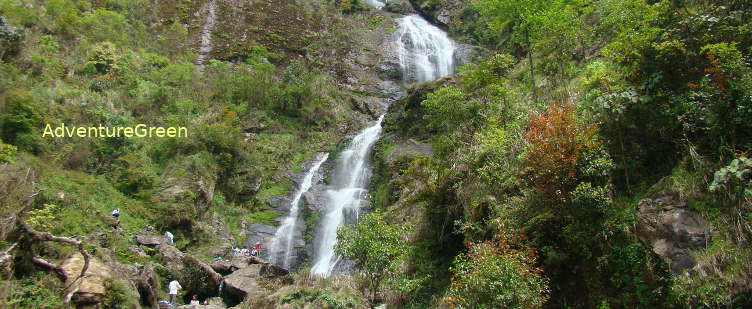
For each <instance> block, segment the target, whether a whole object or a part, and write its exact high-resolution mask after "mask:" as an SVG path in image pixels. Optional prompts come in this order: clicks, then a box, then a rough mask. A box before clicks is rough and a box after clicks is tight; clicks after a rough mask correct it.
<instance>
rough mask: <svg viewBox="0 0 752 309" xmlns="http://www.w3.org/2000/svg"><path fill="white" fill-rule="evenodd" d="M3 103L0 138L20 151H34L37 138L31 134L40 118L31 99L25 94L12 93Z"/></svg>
mask: <svg viewBox="0 0 752 309" xmlns="http://www.w3.org/2000/svg"><path fill="white" fill-rule="evenodd" d="M4 101H5V105H4V106H2V105H0V106H2V109H1V110H2V116H0V138H1V139H2V140H4V141H5V142H7V143H9V144H13V145H15V146H17V147H18V148H20V149H24V150H36V148H37V146H38V145H37V144H38V139H39V136H37V135H36V134H34V133H33V132H34V131H35V127H37V126H38V125H40V121H41V117H40V116H39V114H38V108H37V107H36V105H35V104H34V102H33V97H32V96H31V94H29V93H25V92H12V93H10V95H9V96H7V97H6V98H5V100H4ZM0 102H2V101H0ZM40 136H41V135H40Z"/></svg>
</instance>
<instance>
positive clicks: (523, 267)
mask: <svg viewBox="0 0 752 309" xmlns="http://www.w3.org/2000/svg"><path fill="white" fill-rule="evenodd" d="M535 260H536V257H535V254H533V253H532V251H531V250H529V249H524V248H523V249H516V248H513V246H512V245H510V244H509V243H507V242H505V241H498V240H494V241H485V242H480V243H475V244H471V245H470V246H469V247H468V252H467V253H464V254H460V255H459V256H457V258H456V259H455V261H454V265H453V266H452V269H451V270H452V273H453V276H452V283H451V286H450V287H449V291H448V292H447V296H446V297H445V298H444V302H446V303H447V304H448V305H450V306H452V307H462V308H541V307H542V306H543V304H544V303H545V302H546V300H548V296H547V293H548V279H547V278H546V277H545V276H543V271H542V269H540V268H536V267H535Z"/></svg>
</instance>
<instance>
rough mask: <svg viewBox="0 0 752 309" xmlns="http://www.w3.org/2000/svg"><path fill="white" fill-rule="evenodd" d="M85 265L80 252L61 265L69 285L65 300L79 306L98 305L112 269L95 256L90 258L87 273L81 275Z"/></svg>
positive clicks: (64, 292)
mask: <svg viewBox="0 0 752 309" xmlns="http://www.w3.org/2000/svg"><path fill="white" fill-rule="evenodd" d="M83 267H84V257H83V255H81V253H78V252H77V253H75V254H73V255H72V256H71V257H69V258H68V259H66V260H65V261H63V263H62V264H61V265H60V268H61V269H62V271H63V274H64V277H65V286H66V287H68V288H66V289H65V290H64V291H63V300H65V302H72V303H73V304H75V305H76V306H77V307H86V306H91V307H96V306H98V304H99V303H100V302H101V301H102V299H103V298H104V296H105V294H106V292H107V290H106V288H105V281H107V279H109V278H110V276H111V273H112V270H111V269H110V268H109V267H107V266H106V265H105V264H103V263H102V262H101V261H100V260H99V259H97V258H95V257H92V258H91V259H90V260H89V268H87V269H86V274H85V275H84V276H83V277H79V275H80V274H81V271H82V270H83Z"/></svg>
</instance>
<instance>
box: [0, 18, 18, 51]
mask: <svg viewBox="0 0 752 309" xmlns="http://www.w3.org/2000/svg"><path fill="white" fill-rule="evenodd" d="M23 38H24V32H23V30H21V29H17V28H16V27H14V26H13V25H11V24H10V23H8V21H7V20H5V17H2V16H0V59H2V60H7V59H8V57H10V56H14V55H16V54H17V53H18V51H19V49H21V41H23Z"/></svg>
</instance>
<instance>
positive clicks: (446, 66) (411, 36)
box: [397, 15, 456, 83]
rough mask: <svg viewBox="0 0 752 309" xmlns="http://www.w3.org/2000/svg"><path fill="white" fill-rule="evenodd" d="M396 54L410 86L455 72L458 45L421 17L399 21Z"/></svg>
mask: <svg viewBox="0 0 752 309" xmlns="http://www.w3.org/2000/svg"><path fill="white" fill-rule="evenodd" d="M398 22H399V31H398V34H397V35H398V40H397V53H398V56H399V60H400V67H401V69H402V73H403V80H404V81H405V82H407V83H411V82H424V81H430V80H435V79H438V78H441V77H444V76H447V75H449V74H452V73H453V72H454V51H455V49H456V44H455V43H454V41H452V39H451V38H449V36H448V35H447V34H446V32H444V31H442V30H441V29H439V28H438V27H436V26H434V25H432V24H430V23H429V22H427V21H426V20H425V19H423V17H420V16H419V15H408V16H405V17H403V18H400V19H399V20H398Z"/></svg>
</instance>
